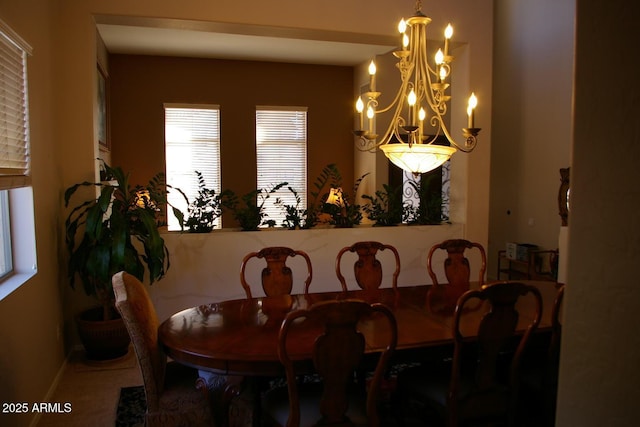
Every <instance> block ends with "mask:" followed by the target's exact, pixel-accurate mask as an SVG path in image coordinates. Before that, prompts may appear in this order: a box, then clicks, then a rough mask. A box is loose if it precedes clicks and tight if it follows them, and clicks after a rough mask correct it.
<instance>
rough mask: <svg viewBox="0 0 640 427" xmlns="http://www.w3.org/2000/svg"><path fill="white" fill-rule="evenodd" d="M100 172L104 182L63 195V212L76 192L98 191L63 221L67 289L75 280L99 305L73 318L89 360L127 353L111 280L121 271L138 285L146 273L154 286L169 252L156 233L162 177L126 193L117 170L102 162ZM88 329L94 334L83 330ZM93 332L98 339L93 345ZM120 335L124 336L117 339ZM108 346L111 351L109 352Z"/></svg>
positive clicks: (164, 194)
mask: <svg viewBox="0 0 640 427" xmlns="http://www.w3.org/2000/svg"><path fill="white" fill-rule="evenodd" d="M102 168H103V169H104V173H105V177H106V178H107V179H109V180H108V181H102V182H97V183H92V182H88V181H85V182H81V183H79V184H75V185H73V186H71V187H69V188H68V189H67V190H66V191H65V194H64V201H65V207H68V206H69V204H70V202H71V199H72V197H73V196H74V195H76V194H79V193H77V191H78V190H79V189H80V188H92V189H93V188H98V189H99V195H98V197H97V198H96V197H93V196H91V197H88V199H85V200H82V201H80V202H79V203H78V204H77V205H75V206H74V207H73V209H72V210H71V212H70V213H69V216H68V217H67V219H66V221H65V242H66V247H67V251H68V253H69V262H68V272H67V274H68V279H69V284H70V285H71V287H72V288H74V289H75V285H76V279H80V282H81V283H82V287H83V289H84V292H85V293H86V294H87V295H89V296H92V297H95V298H96V299H97V300H98V302H99V303H100V306H99V307H96V308H92V309H90V310H87V311H85V312H83V313H80V315H79V316H78V318H77V319H78V326H79V334H80V338H81V339H82V340H83V343H84V345H85V349H86V350H87V356H88V357H89V358H92V359H111V358H114V357H118V356H122V355H124V354H126V352H127V350H128V345H129V339H128V338H129V337H128V334H127V332H126V329H124V324H123V323H122V320H121V319H119V316H118V314H117V311H116V310H115V307H114V294H113V289H112V287H111V277H112V276H113V275H114V274H115V273H117V272H119V271H122V270H124V271H127V272H128V273H130V274H132V275H134V276H136V277H137V278H138V279H140V280H141V281H143V280H144V276H145V270H147V271H148V272H149V282H150V283H153V282H154V281H156V280H160V279H161V278H162V277H163V276H164V275H165V273H166V272H167V270H168V269H169V252H168V250H167V247H166V246H165V243H164V240H163V239H162V237H161V236H160V233H159V231H158V228H159V227H161V226H163V225H165V223H164V222H163V221H162V220H161V214H160V213H161V209H162V207H163V206H165V205H167V192H168V189H167V185H166V183H165V180H164V175H163V174H162V173H159V174H157V175H156V176H154V177H153V178H152V179H151V180H150V181H149V183H148V184H147V186H145V187H143V186H136V187H134V188H131V187H130V185H129V175H128V174H125V173H124V172H123V171H122V169H121V168H119V167H115V168H112V167H110V166H109V165H107V164H106V163H104V162H102ZM177 191H179V190H177ZM183 195H184V194H183ZM76 197H77V196H76ZM173 213H174V215H175V216H176V217H177V218H178V220H179V222H180V224H182V223H183V221H184V217H183V215H182V213H181V212H180V211H179V210H178V209H176V208H173ZM92 326H94V327H97V330H95V328H93V329H90V330H85V329H84V328H86V327H89V328H91V327H92ZM92 330H95V332H96V333H97V334H98V336H97V337H94V338H95V340H94V341H95V342H93V341H92V337H93V335H92ZM120 330H123V331H124V337H123V336H122V335H121V334H120V335H118V333H119V332H118V331H120ZM112 337H113V340H111V338H112ZM108 341H112V342H108ZM110 344H113V346H115V347H116V348H109V346H110Z"/></svg>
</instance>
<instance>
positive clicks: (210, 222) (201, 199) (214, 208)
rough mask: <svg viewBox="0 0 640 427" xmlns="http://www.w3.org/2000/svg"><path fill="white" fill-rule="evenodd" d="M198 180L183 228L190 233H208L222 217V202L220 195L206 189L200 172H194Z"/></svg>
mask: <svg viewBox="0 0 640 427" xmlns="http://www.w3.org/2000/svg"><path fill="white" fill-rule="evenodd" d="M195 173H196V176H197V178H198V195H197V196H196V198H195V199H194V201H193V202H191V203H189V208H188V211H187V215H188V218H187V221H186V222H185V224H184V225H185V226H186V227H187V228H188V229H189V232H191V233H209V232H210V231H212V230H213V227H214V222H215V220H216V219H217V218H219V217H220V216H221V215H222V201H221V197H220V194H216V191H215V190H214V189H211V188H207V186H206V183H205V181H204V177H203V176H202V172H200V171H195Z"/></svg>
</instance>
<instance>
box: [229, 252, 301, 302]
mask: <svg viewBox="0 0 640 427" xmlns="http://www.w3.org/2000/svg"><path fill="white" fill-rule="evenodd" d="M297 255H299V256H301V257H302V258H303V259H304V260H305V262H306V265H307V277H306V279H305V281H304V293H305V294H307V293H309V286H310V285H311V279H312V278H313V269H312V267H311V259H310V258H309V255H307V253H306V252H304V251H301V250H294V249H291V248H287V247H284V246H271V247H266V248H263V249H261V250H260V251H258V252H251V253H249V254H247V255H246V256H245V257H244V258H243V260H242V265H241V267H240V283H242V287H243V288H244V291H245V293H246V294H247V298H249V299H250V298H252V293H251V286H250V284H249V283H248V282H247V278H246V269H247V265H248V264H249V261H250V260H251V259H252V258H258V259H264V260H265V261H266V263H267V266H266V267H265V268H263V269H262V273H261V281H262V289H263V290H264V293H265V295H266V296H274V295H285V294H291V290H292V289H293V272H292V271H291V268H290V267H288V266H287V264H286V262H287V259H288V258H289V257H295V256H297Z"/></svg>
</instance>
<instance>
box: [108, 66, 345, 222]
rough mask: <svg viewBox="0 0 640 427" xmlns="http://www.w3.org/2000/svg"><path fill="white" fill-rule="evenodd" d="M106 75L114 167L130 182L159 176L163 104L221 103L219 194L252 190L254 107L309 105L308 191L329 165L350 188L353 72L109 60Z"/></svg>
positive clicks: (162, 164)
mask: <svg viewBox="0 0 640 427" xmlns="http://www.w3.org/2000/svg"><path fill="white" fill-rule="evenodd" d="M109 72H110V76H111V108H112V115H111V131H112V132H111V135H112V138H111V143H112V163H113V165H117V166H122V167H123V169H124V170H125V171H131V181H132V183H144V182H146V181H147V180H148V179H150V178H151V177H152V176H153V175H155V174H156V173H157V172H159V171H164V170H165V155H164V110H163V107H162V106H163V103H164V102H169V103H195V104H217V105H220V109H221V115H220V128H221V162H222V188H223V189H232V190H233V191H234V192H235V193H236V194H238V195H242V194H245V193H247V192H249V191H251V190H254V189H255V187H256V167H255V160H252V159H255V108H256V105H276V106H277V105H288V106H303V107H308V114H307V120H308V123H307V147H308V151H307V165H308V168H307V170H308V179H309V184H310V185H309V189H310V190H313V186H312V185H311V184H312V183H313V182H314V181H315V179H316V177H317V176H318V175H319V174H320V172H321V171H322V168H323V167H325V166H326V165H327V164H329V163H336V165H337V166H338V169H339V171H340V173H341V175H342V177H343V179H344V183H345V185H346V188H350V187H351V186H352V184H350V183H352V182H353V150H352V146H351V144H352V138H351V129H352V127H351V124H352V119H351V116H352V113H351V100H352V92H353V90H352V88H353V70H352V68H351V67H334V66H315V65H302V64H278V63H270V62H252V61H224V60H214V59H195V58H169V57H152V56H134V55H113V56H111V57H110V68H109ZM309 200H310V199H309ZM229 223H230V222H229ZM230 226H233V224H230Z"/></svg>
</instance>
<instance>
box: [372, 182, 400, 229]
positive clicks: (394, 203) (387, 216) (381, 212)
mask: <svg viewBox="0 0 640 427" xmlns="http://www.w3.org/2000/svg"><path fill="white" fill-rule="evenodd" d="M382 187H383V190H378V191H376V193H375V195H373V196H371V195H369V194H363V195H362V198H363V199H365V200H368V201H369V202H368V203H367V204H365V205H364V206H363V207H362V210H363V211H364V213H365V215H367V218H369V219H370V220H371V221H374V224H373V225H374V226H391V225H398V224H399V223H401V222H402V215H403V211H404V206H403V203H402V186H401V185H399V186H396V187H395V188H393V187H391V186H390V185H389V184H382Z"/></svg>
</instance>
